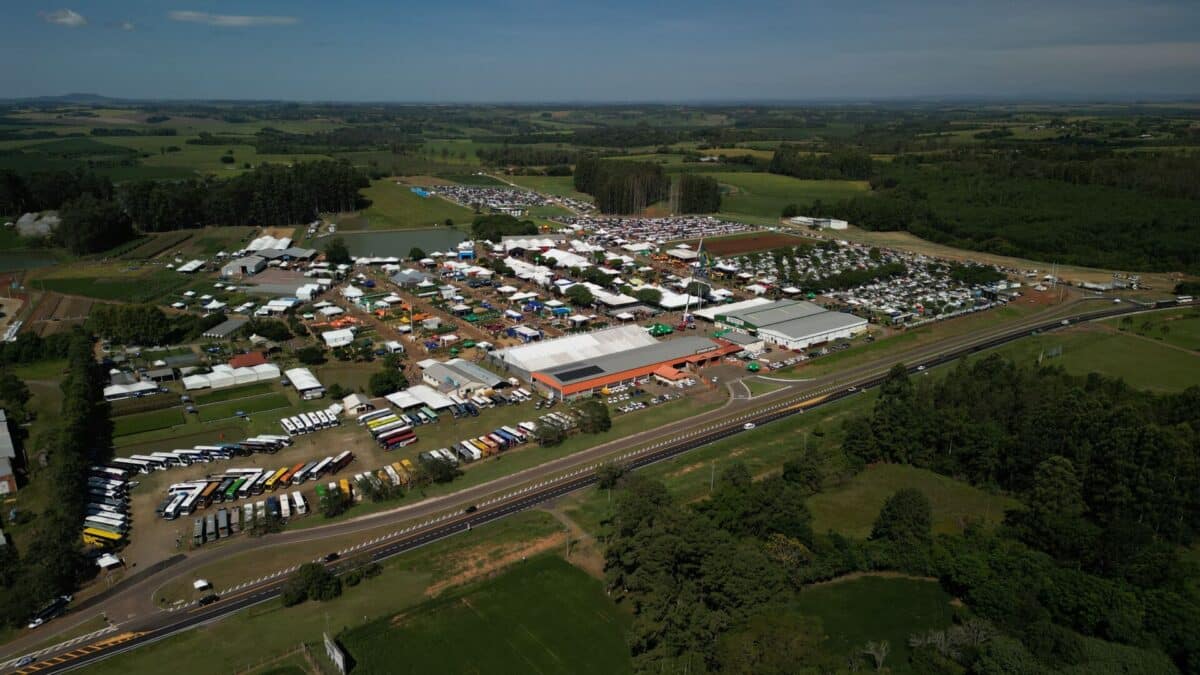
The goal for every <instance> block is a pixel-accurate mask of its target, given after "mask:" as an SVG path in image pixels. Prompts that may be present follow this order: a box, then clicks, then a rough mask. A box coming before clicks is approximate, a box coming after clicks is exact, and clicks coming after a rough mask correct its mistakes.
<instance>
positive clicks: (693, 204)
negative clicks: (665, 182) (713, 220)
mask: <svg viewBox="0 0 1200 675" xmlns="http://www.w3.org/2000/svg"><path fill="white" fill-rule="evenodd" d="M676 189H677V190H678V191H679V204H678V211H679V213H716V212H717V211H720V210H721V188H720V185H718V184H717V179H715V178H713V177H711V176H702V175H698V174H693V173H685V174H681V175H680V176H679V179H678V187H677V188H676Z"/></svg>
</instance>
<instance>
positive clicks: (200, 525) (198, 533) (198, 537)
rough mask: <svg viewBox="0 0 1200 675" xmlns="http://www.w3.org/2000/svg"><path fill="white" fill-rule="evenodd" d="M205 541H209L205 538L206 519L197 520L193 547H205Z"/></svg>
mask: <svg viewBox="0 0 1200 675" xmlns="http://www.w3.org/2000/svg"><path fill="white" fill-rule="evenodd" d="M205 541H207V539H205V538H204V519H203V518H197V519H196V524H195V526H194V527H193V528H192V546H203V545H204V542H205Z"/></svg>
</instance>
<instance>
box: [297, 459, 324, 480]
mask: <svg viewBox="0 0 1200 675" xmlns="http://www.w3.org/2000/svg"><path fill="white" fill-rule="evenodd" d="M318 464H320V462H318V461H317V460H315V459H314V460H313V461H311V462H308V463H307V464H305V465H304V466H303V467H301V468H300V470H299V471H297V472H296V473H294V474H292V485H299V484H301V483H303V482H304V481H306V480H308V479H309V478H310V477H312V471H313V469H315V468H317V465H318Z"/></svg>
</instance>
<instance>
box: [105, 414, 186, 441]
mask: <svg viewBox="0 0 1200 675" xmlns="http://www.w3.org/2000/svg"><path fill="white" fill-rule="evenodd" d="M176 424H183V411H181V410H180V409H179V408H167V409H166V410H153V411H150V412H144V413H137V414H135V415H123V416H121V417H114V418H113V435H114V436H128V435H130V434H140V433H142V432H145V431H154V430H156V429H166V428H169V427H173V426H175V425H176Z"/></svg>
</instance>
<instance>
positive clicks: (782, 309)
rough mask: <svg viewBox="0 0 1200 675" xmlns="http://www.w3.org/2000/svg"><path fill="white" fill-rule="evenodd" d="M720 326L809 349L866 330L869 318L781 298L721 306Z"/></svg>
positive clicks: (773, 342)
mask: <svg viewBox="0 0 1200 675" xmlns="http://www.w3.org/2000/svg"><path fill="white" fill-rule="evenodd" d="M715 319H716V323H717V324H718V325H719V326H722V327H725V328H730V329H732V330H734V331H737V332H740V333H749V334H752V335H756V336H758V337H761V338H762V339H763V340H764V341H765V342H767V343H770V344H773V345H779V346H780V347H785V348H787V349H805V348H807V347H811V346H812V345H818V344H822V343H825V342H830V341H832V340H843V339H847V338H851V337H853V336H854V335H856V334H858V333H860V332H862V331H864V330H866V328H867V320H866V319H862V318H859V317H857V316H854V315H853V314H845V313H843V312H831V311H829V310H827V309H825V308H824V307H821V306H820V305H815V304H813V303H811V302H806V301H803V300H778V301H776V302H772V303H770V304H767V305H761V306H756V307H750V308H747V309H739V310H734V311H729V310H728V309H724V310H718V311H717V313H716V315H715Z"/></svg>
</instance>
